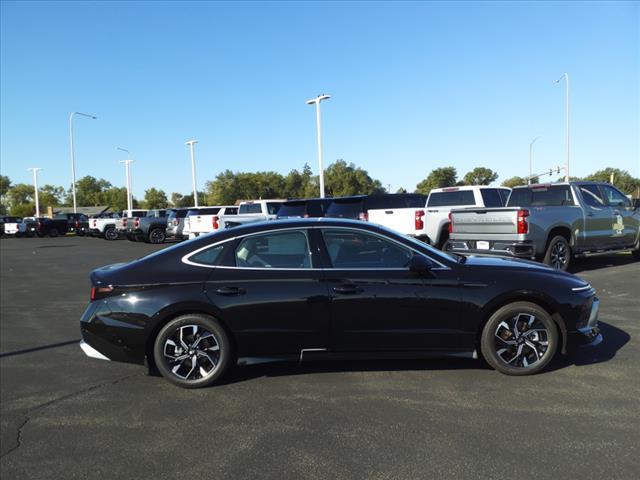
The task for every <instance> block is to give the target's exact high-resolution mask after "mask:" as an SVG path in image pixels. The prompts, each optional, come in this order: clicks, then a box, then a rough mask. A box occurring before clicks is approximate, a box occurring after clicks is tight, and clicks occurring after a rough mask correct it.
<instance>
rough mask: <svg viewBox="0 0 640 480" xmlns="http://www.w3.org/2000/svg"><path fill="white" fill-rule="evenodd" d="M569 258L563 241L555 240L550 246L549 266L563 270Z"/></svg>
mask: <svg viewBox="0 0 640 480" xmlns="http://www.w3.org/2000/svg"><path fill="white" fill-rule="evenodd" d="M568 259H569V249H568V248H567V246H566V245H565V244H564V243H563V242H556V243H554V244H553V246H552V247H551V266H552V267H553V268H555V269H556V270H564V267H565V265H566V264H567V261H568Z"/></svg>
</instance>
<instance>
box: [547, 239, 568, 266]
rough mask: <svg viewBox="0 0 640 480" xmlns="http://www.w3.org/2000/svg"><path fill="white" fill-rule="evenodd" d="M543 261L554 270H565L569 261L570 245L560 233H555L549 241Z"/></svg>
mask: <svg viewBox="0 0 640 480" xmlns="http://www.w3.org/2000/svg"><path fill="white" fill-rule="evenodd" d="M543 263H545V264H547V265H549V266H550V267H553V268H554V269H555V270H560V271H562V272H566V271H567V269H568V268H569V264H570V263H571V246H570V245H569V242H568V241H567V239H566V238H564V237H563V236H562V235H556V236H555V237H553V238H552V239H551V241H550V242H549V246H548V247H547V251H546V252H545V254H544V259H543Z"/></svg>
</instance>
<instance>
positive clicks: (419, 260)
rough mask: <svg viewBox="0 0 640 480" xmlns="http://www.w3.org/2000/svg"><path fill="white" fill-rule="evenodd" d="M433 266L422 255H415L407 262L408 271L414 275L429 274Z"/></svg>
mask: <svg viewBox="0 0 640 480" xmlns="http://www.w3.org/2000/svg"><path fill="white" fill-rule="evenodd" d="M433 266H434V264H433V262H432V261H431V260H429V259H428V258H427V257H425V256H424V255H418V254H415V255H413V256H412V257H411V260H409V270H410V271H412V272H415V273H423V274H424V273H427V272H430V271H431V269H432V268H433Z"/></svg>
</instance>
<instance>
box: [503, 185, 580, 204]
mask: <svg viewBox="0 0 640 480" xmlns="http://www.w3.org/2000/svg"><path fill="white" fill-rule="evenodd" d="M573 204H574V203H573V197H572V196H571V189H570V188H569V186H568V185H549V186H535V187H526V188H514V189H513V190H511V195H510V196H509V201H508V202H507V206H509V207H559V206H567V205H573Z"/></svg>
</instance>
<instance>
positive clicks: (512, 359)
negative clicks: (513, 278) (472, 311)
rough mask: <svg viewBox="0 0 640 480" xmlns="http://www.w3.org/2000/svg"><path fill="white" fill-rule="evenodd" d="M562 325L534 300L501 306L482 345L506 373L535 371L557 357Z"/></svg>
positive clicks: (484, 352)
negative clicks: (560, 326) (557, 325)
mask: <svg viewBox="0 0 640 480" xmlns="http://www.w3.org/2000/svg"><path fill="white" fill-rule="evenodd" d="M558 343H559V335H558V329H557V328H556V325H555V323H554V321H553V319H552V318H551V316H550V315H549V314H548V313H547V312H546V311H545V310H544V309H542V308H541V307H539V306H538V305H536V304H534V303H530V302H514V303H510V304H508V305H505V306H504V307H502V308H500V309H498V310H497V311H496V312H495V313H494V314H493V315H491V318H489V320H488V321H487V323H486V325H485V326H484V329H483V330H482V337H481V340H480V347H481V350H482V355H483V357H484V359H485V360H486V361H487V363H488V364H489V365H491V366H492V367H493V368H494V369H496V370H498V371H499V372H500V373H504V374H505V375H533V374H534V373H538V372H540V371H541V370H542V369H544V368H545V367H546V366H547V364H548V363H549V362H550V361H551V359H552V358H553V357H554V355H555V353H556V351H557V349H558Z"/></svg>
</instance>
